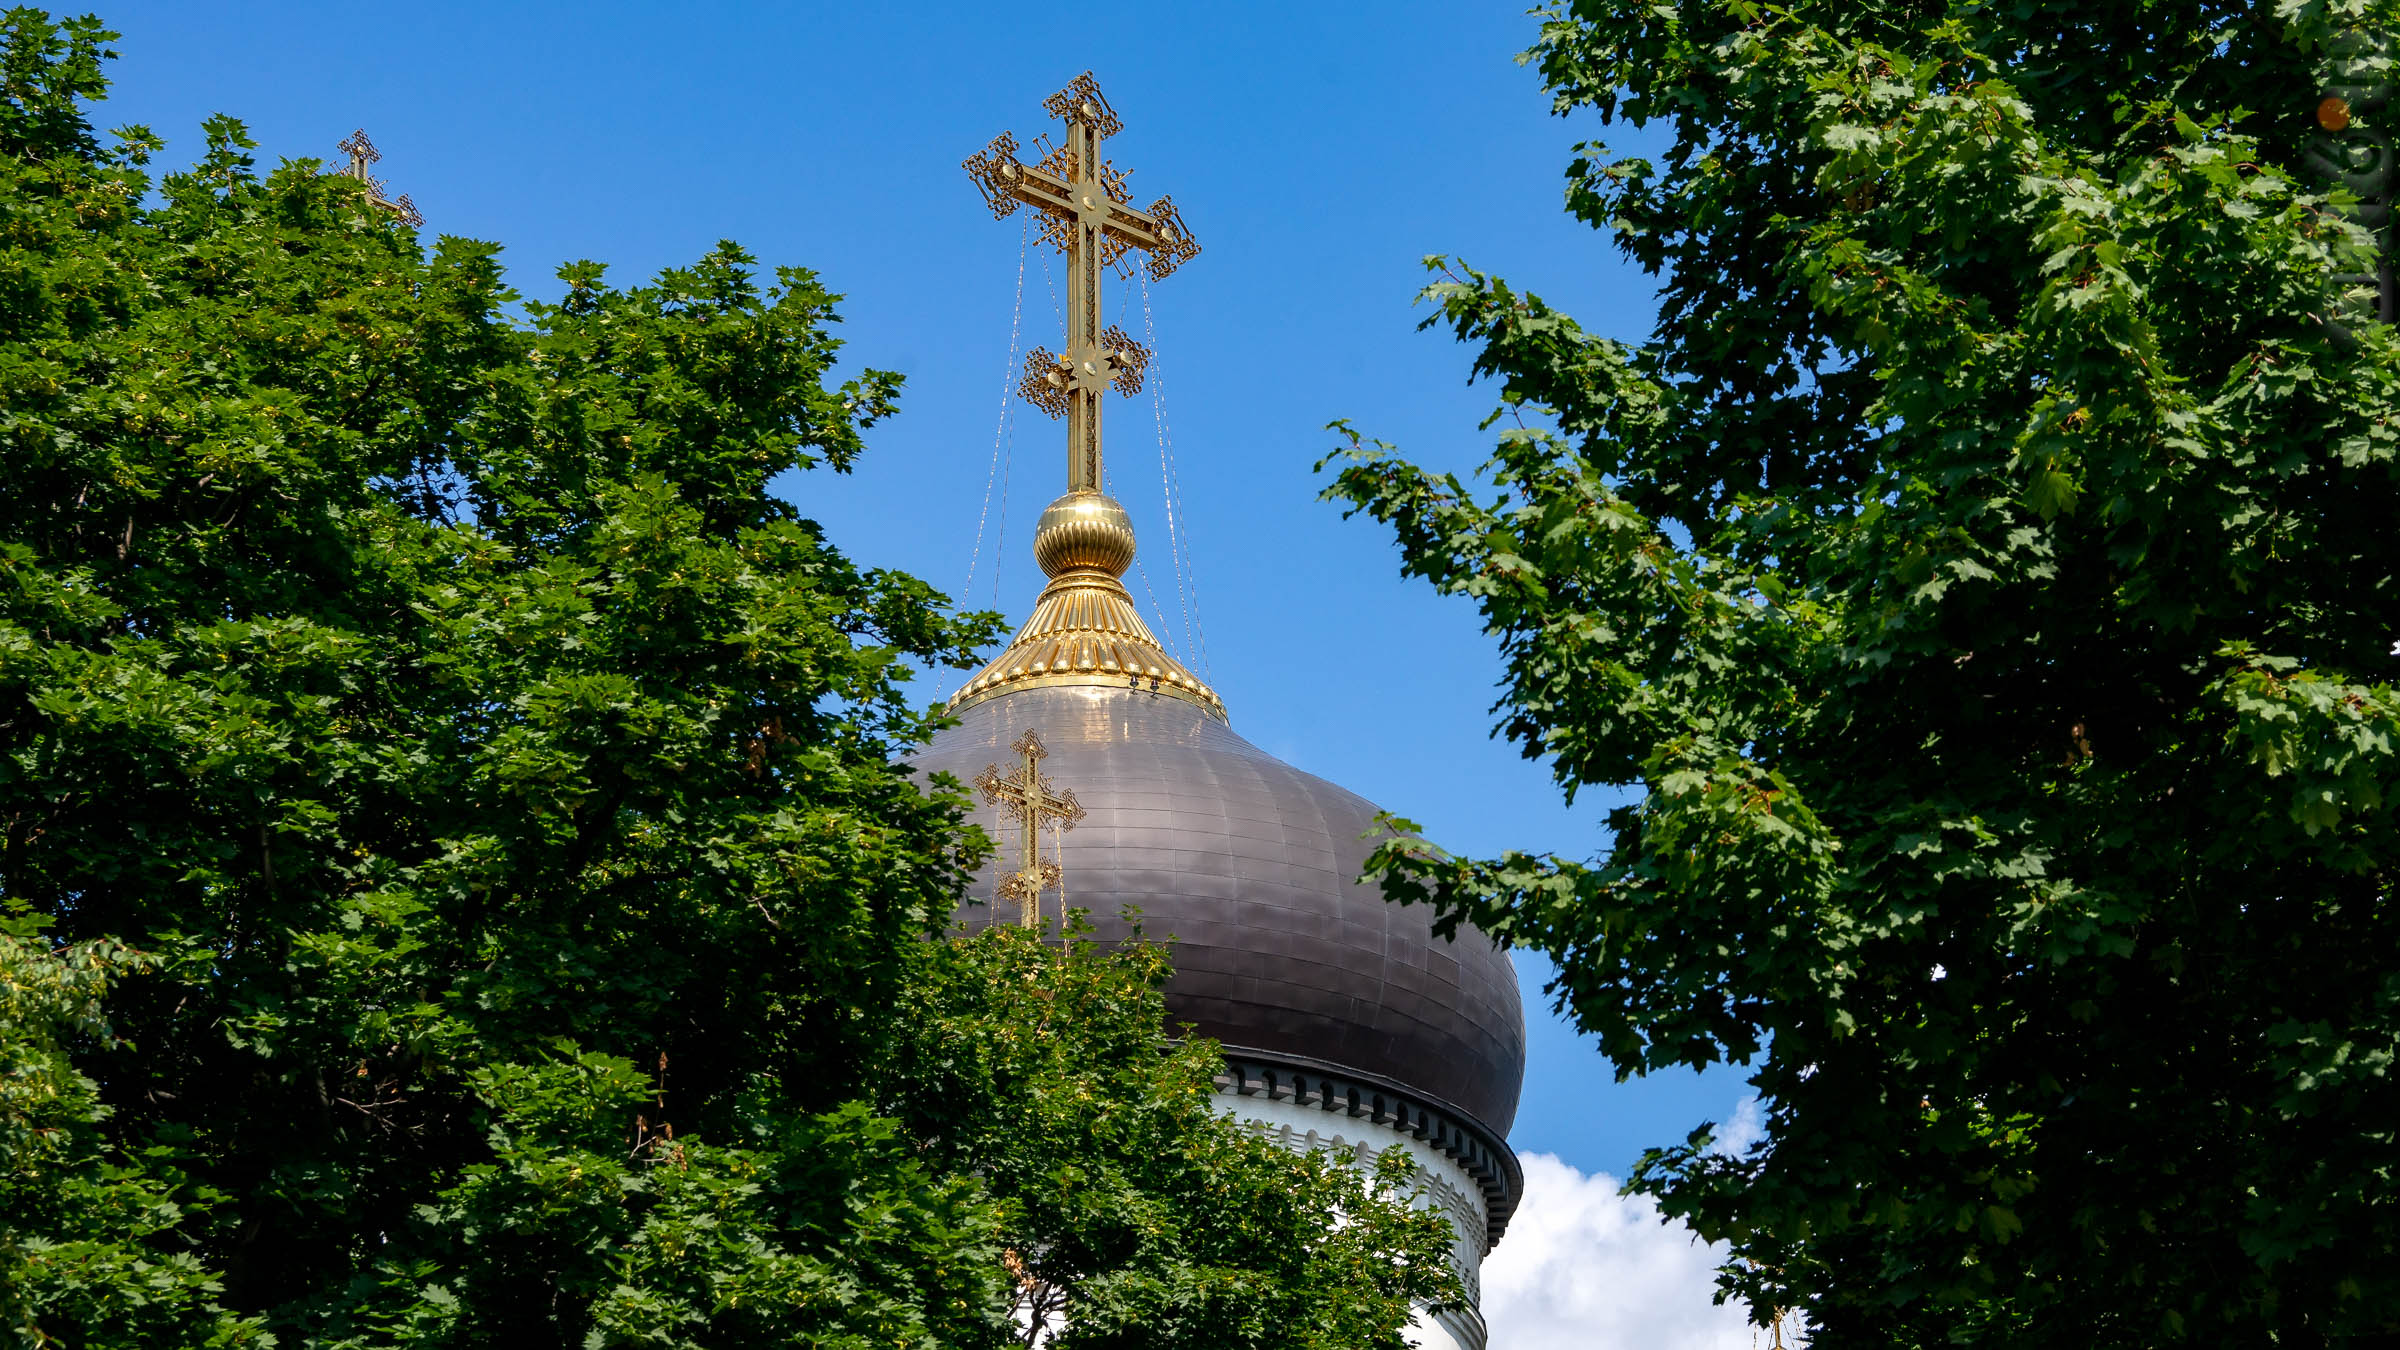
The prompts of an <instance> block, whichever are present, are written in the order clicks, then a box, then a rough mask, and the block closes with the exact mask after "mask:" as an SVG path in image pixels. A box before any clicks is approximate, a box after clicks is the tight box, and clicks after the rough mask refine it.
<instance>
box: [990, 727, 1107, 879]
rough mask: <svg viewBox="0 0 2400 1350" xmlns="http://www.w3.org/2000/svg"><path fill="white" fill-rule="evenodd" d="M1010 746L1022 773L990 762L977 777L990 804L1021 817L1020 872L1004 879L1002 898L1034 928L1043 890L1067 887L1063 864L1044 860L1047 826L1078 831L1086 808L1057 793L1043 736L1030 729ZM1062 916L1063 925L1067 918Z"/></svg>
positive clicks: (1071, 798)
mask: <svg viewBox="0 0 2400 1350" xmlns="http://www.w3.org/2000/svg"><path fill="white" fill-rule="evenodd" d="M1008 748H1009V749H1011V750H1014V751H1016V752H1017V754H1018V755H1020V756H1022V757H1023V763H1022V764H1021V765H1020V766H1019V767H1018V769H1017V771H1016V772H1015V773H1012V774H1009V775H1008V776H1006V777H1002V776H1001V774H1000V766H999V765H997V764H986V765H985V766H983V772H982V773H980V774H978V775H976V777H975V786H977V787H979V788H981V789H983V799H984V800H985V801H987V802H991V803H993V804H995V805H997V806H998V807H999V808H1000V809H1001V810H1003V811H1006V812H1007V813H1008V814H1010V815H1011V816H1014V817H1016V819H1017V824H1018V827H1019V829H1018V834H1019V836H1020V840H1021V842H1020V845H1019V848H1018V851H1017V856H1018V865H1017V870H1016V871H1015V872H1013V873H1011V874H1010V875H1008V876H1005V877H1002V878H1001V879H1000V897H1001V898H1002V899H1004V900H1014V901H1016V902H1017V916H1018V919H1019V921H1020V922H1022V923H1024V924H1026V925H1027V926H1028V927H1030V926H1032V925H1035V924H1039V923H1040V922H1041V921H1042V892H1044V891H1047V890H1051V889H1053V888H1058V889H1061V890H1062V891H1063V889H1064V887H1063V886H1062V884H1061V883H1062V882H1063V880H1064V878H1065V874H1064V873H1063V872H1062V871H1061V870H1060V868H1059V865H1058V864H1057V863H1054V862H1043V861H1042V826H1043V825H1044V824H1050V825H1053V826H1054V827H1055V828H1057V829H1059V830H1061V831H1065V830H1071V829H1074V828H1075V822H1076V821H1079V820H1081V819H1083V806H1082V804H1081V803H1079V802H1077V801H1076V800H1075V794H1074V793H1073V792H1063V791H1062V792H1053V791H1052V790H1051V788H1050V780H1049V779H1048V778H1046V777H1044V776H1043V775H1042V761H1043V760H1045V759H1048V758H1049V757H1050V752H1049V751H1048V750H1046V749H1044V748H1043V747H1042V738H1041V737H1039V736H1036V735H1034V734H1033V733H1032V732H1030V731H1028V732H1026V733H1025V734H1024V735H1022V736H1019V737H1018V738H1017V742H1016V744H1014V745H1012V746H1010V747H1008ZM1060 917H1061V920H1062V921H1063V920H1064V917H1065V916H1063V915H1062V916H1060Z"/></svg>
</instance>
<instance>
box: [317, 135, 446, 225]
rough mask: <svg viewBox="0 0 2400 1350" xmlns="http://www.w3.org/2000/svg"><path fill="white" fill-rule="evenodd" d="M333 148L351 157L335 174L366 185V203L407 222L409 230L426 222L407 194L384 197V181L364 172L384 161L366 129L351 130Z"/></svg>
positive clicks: (381, 153)
mask: <svg viewBox="0 0 2400 1350" xmlns="http://www.w3.org/2000/svg"><path fill="white" fill-rule="evenodd" d="M336 148H337V149H339V150H340V151H341V152H342V153H343V154H345V155H348V156H349V157H350V162H349V164H347V165H345V166H344V167H342V168H340V169H336V170H335V171H334V172H336V173H339V174H341V175H342V176H344V177H346V178H355V179H357V180H358V181H360V182H362V183H364V184H366V185H367V200H368V201H371V202H373V203H375V204H376V205H377V206H380V207H382V208H383V209H384V210H386V211H389V212H391V213H392V214H393V215H395V216H398V217H399V218H400V219H402V220H404V221H406V222H408V225H409V228H411V229H415V228H417V227H419V226H422V225H423V224H424V223H425V217H423V216H421V215H419V214H417V204H416V203H415V202H413V201H410V200H409V199H408V194H407V193H405V192H403V193H401V194H400V195H399V196H398V197H386V196H384V195H383V180H382V179H380V178H377V177H375V176H374V175H372V174H370V173H368V172H367V170H368V169H370V168H372V167H373V166H374V165H375V164H376V163H377V162H378V161H380V160H381V159H382V158H383V152H382V151H381V150H378V149H376V148H375V142H373V141H370V140H368V139H367V129H366V128H365V127H360V128H359V129H358V130H356V131H353V132H351V133H350V134H349V135H347V136H345V137H343V138H342V140H341V144H340V145H339V146H337V147H336Z"/></svg>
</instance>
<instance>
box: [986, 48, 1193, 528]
mask: <svg viewBox="0 0 2400 1350" xmlns="http://www.w3.org/2000/svg"><path fill="white" fill-rule="evenodd" d="M1042 107H1043V109H1044V110H1046V111H1047V112H1049V113H1050V115H1051V116H1053V117H1058V118H1063V119H1065V121H1066V124H1067V138H1066V141H1065V142H1064V143H1063V144H1061V145H1059V146H1057V147H1055V148H1053V147H1051V146H1050V145H1049V144H1048V140H1049V138H1048V137H1043V138H1042V139H1041V140H1040V141H1037V142H1035V143H1034V149H1035V150H1036V151H1038V152H1040V157H1039V159H1038V160H1037V162H1035V163H1032V164H1026V163H1022V162H1020V161H1019V160H1018V159H1017V138H1016V137H1014V136H1011V135H1009V134H1008V133H1006V132H1002V133H1001V134H1000V136H999V137H998V138H997V139H995V140H994V141H993V142H992V143H991V144H990V145H988V146H986V147H984V149H983V152H982V153H981V154H978V155H974V156H972V157H970V158H969V159H968V160H967V162H966V166H965V167H966V170H967V174H968V176H969V177H971V178H973V179H974V180H975V186H976V187H977V188H979V189H981V190H982V192H983V200H984V204H985V205H987V206H989V207H991V208H992V214H993V215H994V216H998V217H1006V216H1007V215H1009V213H1011V212H1013V211H1015V210H1016V209H1017V208H1018V207H1020V206H1032V207H1034V208H1035V209H1037V210H1039V211H1041V212H1042V215H1043V221H1042V238H1043V240H1044V241H1046V242H1048V243H1050V244H1052V245H1055V246H1056V247H1057V248H1058V249H1059V250H1060V251H1062V252H1064V253H1065V254H1066V255H1067V349H1066V351H1065V352H1064V353H1063V354H1061V355H1058V356H1052V355H1051V354H1050V353H1049V351H1048V350H1046V349H1044V348H1041V347H1036V348H1034V349H1033V351H1031V352H1030V353H1028V354H1027V355H1026V358H1025V380H1024V383H1022V384H1021V385H1019V386H1018V390H1019V392H1020V393H1022V394H1023V395H1024V396H1025V398H1026V400H1027V401H1028V402H1030V403H1033V404H1035V405H1036V406H1038V407H1040V408H1041V409H1042V410H1043V411H1044V412H1047V413H1049V414H1050V415H1051V416H1052V417H1059V416H1064V417H1065V418H1066V419H1067V490H1068V491H1069V492H1098V491H1099V490H1100V395H1101V394H1102V393H1103V392H1104V391H1106V390H1107V389H1108V387H1109V386H1110V385H1112V384H1113V385H1115V386H1116V388H1117V390H1118V392H1120V393H1124V394H1138V393H1140V392H1141V389H1142V368H1143V367H1144V366H1146V365H1148V364H1149V362H1150V353H1149V352H1148V351H1147V350H1146V349H1144V348H1143V347H1142V345H1141V344H1140V343H1138V342H1135V341H1134V340H1133V339H1132V338H1129V337H1127V336H1125V334H1124V333H1123V332H1121V331H1119V330H1118V329H1117V328H1116V327H1115V326H1114V325H1111V326H1110V327H1108V328H1106V329H1103V328H1101V327H1100V269H1101V268H1102V267H1111V266H1113V267H1115V268H1117V269H1118V272H1119V274H1120V275H1123V276H1127V277H1130V276H1131V275H1132V270H1131V264H1130V263H1129V262H1128V261H1127V258H1128V255H1130V254H1131V253H1132V252H1133V251H1134V250H1135V249H1140V250H1141V251H1142V252H1144V253H1147V254H1148V255H1149V261H1148V264H1147V266H1148V269H1149V272H1150V279H1151V280H1153V281H1157V280H1160V279H1163V278H1164V277H1166V276H1167V274H1168V273H1171V272H1173V271H1174V270H1175V269H1176V268H1178V267H1181V266H1182V265H1183V264H1184V263H1186V262H1188V261H1190V260H1191V259H1192V258H1193V257H1194V256H1196V255H1197V254H1198V253H1199V252H1200V245H1199V244H1198V243H1196V242H1194V241H1193V239H1192V235H1191V231H1189V230H1186V229H1185V228H1184V227H1183V218H1182V217H1181V216H1178V215H1177V214H1176V213H1175V203H1174V201H1173V200H1172V199H1171V198H1167V197H1161V198H1159V199H1158V200H1157V201H1154V202H1152V203H1150V206H1149V209H1147V210H1142V211H1137V210H1135V209H1134V208H1133V207H1132V206H1130V205H1129V204H1128V201H1129V199H1128V197H1127V196H1126V192H1125V175H1124V174H1123V173H1121V172H1119V171H1118V170H1117V169H1116V168H1115V167H1114V166H1112V165H1111V164H1109V163H1108V161H1106V160H1104V159H1102V158H1101V157H1100V143H1101V142H1102V141H1104V140H1106V139H1107V138H1108V137H1111V136H1114V135H1116V134H1117V133H1118V132H1120V131H1122V130H1124V129H1125V124H1124V123H1123V122H1120V121H1118V120H1117V114H1116V112H1115V110H1114V109H1112V108H1110V107H1109V106H1108V100H1107V99H1105V98H1102V97H1101V96H1100V85H1099V84H1098V82H1096V81H1095V80H1093V79H1092V73H1091V72H1090V71H1088V70H1087V71H1085V72H1084V73H1083V74H1082V75H1080V76H1077V77H1076V80H1075V82H1074V83H1073V84H1070V85H1068V86H1067V87H1066V88H1064V89H1061V90H1059V91H1058V92H1057V93H1056V94H1053V95H1051V96H1050V98H1049V99H1047V100H1046V101H1044V102H1043V104H1042Z"/></svg>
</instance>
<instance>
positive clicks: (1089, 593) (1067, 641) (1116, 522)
mask: <svg viewBox="0 0 2400 1350" xmlns="http://www.w3.org/2000/svg"><path fill="white" fill-rule="evenodd" d="M1133 550H1134V538H1133V523H1132V522H1131V521H1130V520H1128V519H1127V518H1126V516H1125V508H1124V507H1122V506H1120V505H1118V504H1117V502H1116V499H1115V498H1113V497H1109V496H1106V495H1104V494H1102V493H1098V492H1070V493H1068V494H1067V495H1065V496H1063V497H1061V498H1059V499H1058V500H1057V501H1054V502H1052V503H1050V505H1049V507H1048V509H1046V510H1044V511H1043V512H1042V518H1041V521H1040V522H1039V523H1038V524H1036V525H1035V526H1034V531H1033V557H1034V561H1036V562H1038V563H1040V564H1041V566H1042V572H1043V574H1044V575H1046V576H1048V577H1049V578H1050V584H1049V585H1048V586H1046V587H1044V588H1043V590H1042V594H1041V598H1040V599H1038V600H1036V601H1035V602H1034V605H1033V617H1031V618H1029V619H1027V620H1026V621H1025V626H1024V627H1023V628H1020V629H1018V630H1017V635H1016V637H1015V638H1014V639H1012V640H1011V641H1010V642H1009V644H1008V649H1007V650H1005V651H1003V652H1001V653H1000V655H999V656H998V657H997V658H996V659H994V660H993V662H992V663H991V664H990V665H988V666H985V667H984V668H983V670H982V671H981V672H980V673H978V674H977V675H976V676H975V678H974V679H971V680H969V681H967V683H966V684H965V685H964V686H962V687H961V688H960V689H959V691H958V692H957V693H955V694H952V695H951V696H950V711H952V712H958V711H960V710H961V709H965V708H970V707H973V706H974V705H975V704H977V703H981V702H983V701H984V700H986V699H990V698H997V697H999V696H1000V695H1002V694H1006V693H1010V692H1013V691H1015V690H1019V689H1033V688H1051V687H1056V686H1060V685H1077V684H1080V685H1099V686H1105V687H1110V688H1119V689H1140V690H1145V691H1148V692H1151V693H1158V694H1164V695H1166V696H1167V697H1169V698H1176V699H1181V700H1183V701H1184V702H1186V703H1190V704H1192V705H1193V706H1195V707H1198V708H1203V709H1205V710H1207V712H1208V713H1209V714H1210V715H1211V716H1214V717H1216V718H1219V719H1223V717H1224V716H1225V704H1224V702H1223V700H1221V699H1219V698H1218V697H1217V694H1216V691H1215V690H1213V689H1211V688H1209V687H1208V686H1207V685H1206V684H1204V683H1202V682H1201V680H1200V678H1199V677H1198V676H1196V675H1194V674H1192V672H1191V671H1190V670H1188V669H1186V668H1185V667H1184V665H1183V663H1182V662H1180V661H1177V660H1176V659H1175V658H1174V657H1172V656H1169V655H1167V652H1166V649H1165V648H1164V647H1162V646H1160V645H1159V641H1158V638H1157V637H1156V636H1154V635H1153V634H1152V633H1151V632H1150V626H1149V625H1148V624H1146V623H1143V622H1142V616H1141V613H1140V611H1138V610H1136V609H1135V608H1134V605H1133V596H1132V595H1131V594H1130V593H1129V592H1127V591H1126V589H1125V583H1124V582H1122V581H1120V580H1118V578H1120V577H1122V576H1123V575H1125V569H1126V568H1127V567H1129V566H1131V565H1132V564H1133Z"/></svg>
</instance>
